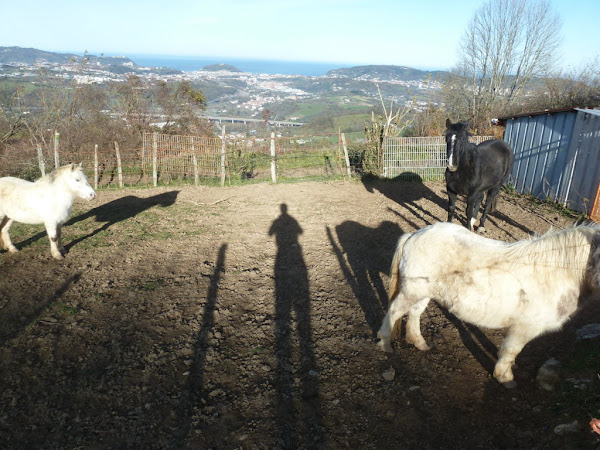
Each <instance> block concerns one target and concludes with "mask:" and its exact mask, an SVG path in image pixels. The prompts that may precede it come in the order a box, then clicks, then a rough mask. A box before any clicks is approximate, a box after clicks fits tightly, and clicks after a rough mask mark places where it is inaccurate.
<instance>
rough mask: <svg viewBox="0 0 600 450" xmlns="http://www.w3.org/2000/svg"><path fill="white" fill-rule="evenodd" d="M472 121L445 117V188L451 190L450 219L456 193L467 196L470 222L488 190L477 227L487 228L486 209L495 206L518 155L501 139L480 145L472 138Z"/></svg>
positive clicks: (480, 230) (468, 219)
mask: <svg viewBox="0 0 600 450" xmlns="http://www.w3.org/2000/svg"><path fill="white" fill-rule="evenodd" d="M468 127H469V121H466V122H465V123H460V122H459V123H451V122H450V120H446V146H447V147H446V152H447V157H448V165H447V167H446V190H447V191H448V222H452V219H453V217H454V210H455V208H456V197H457V195H466V196H467V213H466V216H467V223H466V226H467V228H468V229H469V230H471V231H473V225H474V223H475V219H476V217H477V214H478V213H479V208H480V206H481V201H482V200H483V194H484V193H486V192H487V196H486V200H485V207H484V209H483V214H482V215H481V219H480V220H479V227H478V228H477V231H479V232H483V231H485V219H486V217H487V213H488V211H489V210H490V207H492V210H493V208H494V206H495V198H496V195H497V194H498V192H500V188H501V187H502V185H503V184H504V183H505V182H506V180H507V179H508V176H509V175H510V172H511V170H512V165H513V161H514V159H515V155H514V153H513V151H512V149H511V148H510V146H509V145H508V144H507V143H506V142H504V141H501V140H489V141H485V142H482V143H481V144H479V145H475V144H472V143H471V142H469V136H470V133H468V132H467V128H468Z"/></svg>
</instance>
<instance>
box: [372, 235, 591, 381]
mask: <svg viewBox="0 0 600 450" xmlns="http://www.w3.org/2000/svg"><path fill="white" fill-rule="evenodd" d="M599 244H600V226H598V225H580V226H575V227H571V228H567V229H565V230H561V231H549V232H548V233H546V234H544V235H542V236H538V237H533V238H530V239H526V240H522V241H518V242H514V243H506V242H501V241H496V240H492V239H487V238H484V237H482V236H479V235H477V234H475V233H472V232H470V231H468V230H467V229H466V228H463V227H461V226H459V225H456V224H451V223H436V224H434V225H430V226H428V227H425V228H423V229H421V230H419V231H416V232H414V233H408V234H405V235H403V236H402V237H401V238H400V240H399V242H398V246H397V249H396V253H395V255H394V260H393V263H392V268H391V277H390V284H389V291H390V292H389V294H390V300H393V301H392V303H391V304H390V307H389V310H388V312H387V314H386V316H385V318H384V319H383V323H382V325H381V328H380V329H379V333H378V336H379V337H380V338H381V341H380V342H379V345H380V347H381V348H382V349H383V350H385V351H388V352H392V351H393V350H392V346H391V334H392V329H393V327H394V324H395V323H396V321H397V320H399V319H401V318H402V316H403V315H404V314H406V313H408V319H407V323H406V340H407V342H409V343H411V344H414V345H415V347H417V348H418V349H419V350H428V349H429V346H428V345H427V343H426V342H425V339H423V336H422V335H421V330H420V316H421V314H422V313H423V311H425V308H426V307H427V304H428V303H429V301H430V300H436V301H437V302H438V303H439V304H441V305H442V306H444V307H446V308H447V309H448V311H450V312H451V313H452V314H454V315H455V316H456V317H458V318H459V319H461V320H464V321H465V322H468V323H472V324H475V325H480V326H483V327H487V328H508V332H507V334H506V337H505V338H504V340H503V342H502V345H501V346H500V350H499V352H498V361H497V363H496V366H495V368H494V377H496V379H497V380H498V381H499V382H500V383H503V384H504V385H505V386H506V387H514V386H516V383H515V382H514V376H513V372H512V366H513V364H514V362H515V358H516V357H517V355H518V354H519V353H520V352H521V350H522V349H523V347H524V346H525V345H526V344H527V343H528V342H529V341H531V340H532V339H533V338H535V337H536V336H539V335H540V334H542V333H545V332H548V331H553V330H557V329H559V328H560V327H561V326H562V325H563V324H564V323H565V322H566V321H567V320H568V319H569V317H571V316H572V315H573V314H574V313H575V311H576V310H577V309H578V306H579V299H580V296H581V295H582V294H587V293H590V292H592V291H593V292H594V294H598V292H597V290H598V289H599V288H600V249H599V248H598V245H599Z"/></svg>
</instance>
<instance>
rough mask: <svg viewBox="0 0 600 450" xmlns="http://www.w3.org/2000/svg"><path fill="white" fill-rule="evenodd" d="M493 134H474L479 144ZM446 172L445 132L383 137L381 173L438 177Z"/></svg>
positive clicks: (427, 178)
mask: <svg viewBox="0 0 600 450" xmlns="http://www.w3.org/2000/svg"><path fill="white" fill-rule="evenodd" d="M488 139H493V137H492V136H472V137H471V138H470V141H471V142H472V143H474V144H480V143H481V142H483V141H487V140H488ZM445 172H446V141H445V139H444V137H443V136H429V137H392V138H385V139H384V140H383V167H382V174H383V176H384V177H387V178H396V177H397V178H398V179H401V180H422V181H439V180H443V179H444V173H445Z"/></svg>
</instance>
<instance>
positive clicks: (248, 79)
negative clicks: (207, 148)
mask: <svg viewBox="0 0 600 450" xmlns="http://www.w3.org/2000/svg"><path fill="white" fill-rule="evenodd" d="M32 52H37V53H34V54H31V53H32ZM41 72H44V73H46V74H50V75H53V76H55V77H60V78H62V79H64V80H72V81H74V82H75V83H78V84H91V83H96V84H106V83H111V82H117V83H119V82H125V81H126V80H127V78H128V77H130V76H132V75H135V76H138V77H140V78H143V79H145V80H148V81H156V80H163V81H184V80H185V81H188V82H190V83H192V84H193V85H194V86H196V87H197V88H199V89H201V90H202V92H203V93H204V94H205V96H206V98H207V100H208V105H207V111H206V114H207V116H209V117H211V118H213V119H218V118H219V117H228V118H236V117H240V118H247V119H261V114H262V111H264V110H265V109H268V110H269V111H270V112H271V113H272V114H273V117H272V119H273V120H279V121H282V122H290V123H292V122H297V123H298V125H300V124H303V123H305V122H307V121H309V120H311V119H314V116H315V114H313V111H314V110H315V109H318V108H316V107H315V106H314V104H315V103H319V104H326V105H327V109H328V110H336V109H339V110H340V111H350V110H356V109H357V108H359V109H360V108H362V109H361V110H360V112H362V113H364V112H367V110H369V109H372V105H373V104H376V103H378V101H379V92H381V93H382V95H383V96H384V97H385V99H386V101H390V102H394V103H395V104H396V105H400V106H407V107H410V108H413V109H414V110H416V111H419V110H422V109H423V108H425V107H426V106H427V105H429V104H435V105H437V104H438V103H439V93H440V91H441V87H442V80H443V77H444V76H445V73H444V72H435V73H434V72H425V71H419V70H416V69H411V68H407V67H400V66H364V67H357V68H348V69H336V70H332V71H330V72H328V73H327V74H326V75H324V76H321V77H310V76H303V75H272V74H255V73H247V72H242V71H240V70H239V69H237V68H236V67H234V66H230V65H212V66H207V67H204V68H202V69H201V70H197V71H189V72H188V71H186V72H184V71H180V70H176V69H171V68H165V67H141V66H138V65H137V64H136V63H135V62H134V61H132V60H130V59H129V58H127V57H125V56H122V57H104V56H91V55H84V56H77V55H62V54H55V53H49V52H43V51H39V50H34V49H19V48H15V47H0V81H1V80H2V79H20V80H22V81H25V80H27V79H31V80H33V79H34V78H36V77H38V76H39V75H40V73H41ZM291 102H293V104H294V105H304V106H305V107H301V106H300V107H298V106H297V107H296V108H290V107H289V105H290V104H291ZM286 105H287V107H286ZM356 112H359V111H358V110H357V111H356Z"/></svg>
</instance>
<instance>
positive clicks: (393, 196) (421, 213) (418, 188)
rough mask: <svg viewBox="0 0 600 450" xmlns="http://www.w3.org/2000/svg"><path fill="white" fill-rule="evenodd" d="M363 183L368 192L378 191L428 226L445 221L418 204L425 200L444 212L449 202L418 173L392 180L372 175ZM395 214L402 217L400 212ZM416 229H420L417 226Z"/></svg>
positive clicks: (402, 175) (399, 176) (403, 175)
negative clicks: (425, 182)
mask: <svg viewBox="0 0 600 450" xmlns="http://www.w3.org/2000/svg"><path fill="white" fill-rule="evenodd" d="M361 182H362V183H363V186H364V187H365V189H366V190H367V191H368V192H371V193H372V192H375V191H378V192H379V193H381V194H383V195H385V196H386V197H387V198H389V199H390V200H392V201H393V202H395V203H397V204H398V205H399V206H402V207H403V208H405V209H407V210H408V211H409V212H410V213H411V214H412V215H413V216H415V217H417V218H419V219H421V220H423V221H424V222H425V224H426V225H431V224H432V223H435V222H440V221H441V220H443V219H444V218H443V217H438V216H435V215H434V214H433V213H432V212H431V211H430V210H429V209H430V208H424V207H423V206H421V205H420V204H419V203H417V202H418V201H419V200H421V199H425V200H429V201H431V202H432V203H434V204H436V205H437V206H439V207H440V208H442V209H443V210H446V208H447V201H446V200H444V199H442V198H441V197H440V196H439V195H437V194H436V193H435V192H434V191H432V190H431V189H429V188H428V187H427V186H425V184H424V183H423V179H422V178H421V177H420V176H419V175H418V174H416V173H413V172H404V173H402V174H400V175H398V176H397V177H394V178H391V179H387V178H378V177H375V176H371V175H370V176H363V177H362V178H361ZM394 212H395V213H396V214H398V215H400V216H402V214H401V213H400V212H397V211H394ZM402 217H404V216H402ZM405 219H406V220H407V221H409V220H408V218H406V217H405ZM409 222H410V221H409ZM415 228H420V227H418V226H416V225H415Z"/></svg>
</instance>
